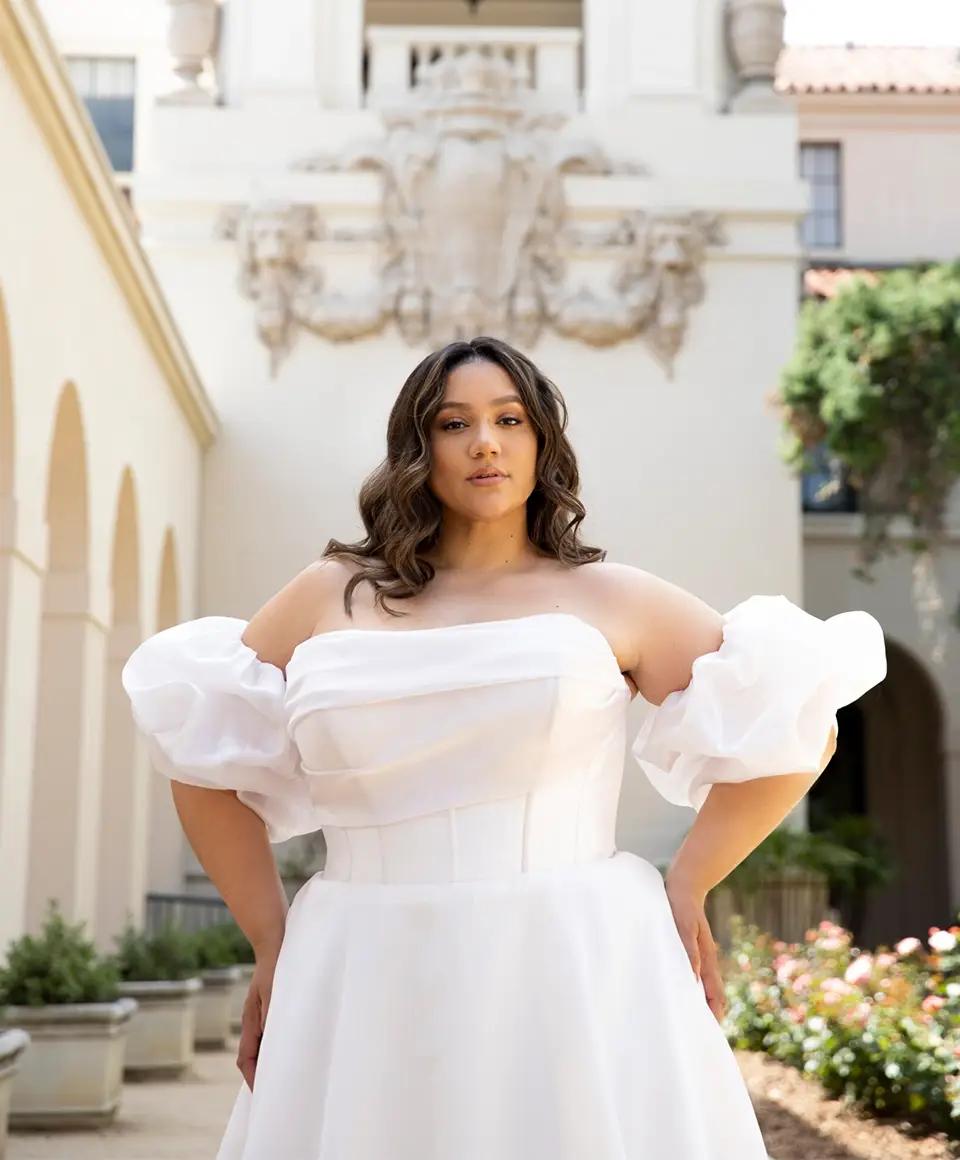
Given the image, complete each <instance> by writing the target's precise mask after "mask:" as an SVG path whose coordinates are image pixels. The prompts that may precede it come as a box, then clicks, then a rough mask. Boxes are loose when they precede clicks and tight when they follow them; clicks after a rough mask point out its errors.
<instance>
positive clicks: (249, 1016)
mask: <svg viewBox="0 0 960 1160" xmlns="http://www.w3.org/2000/svg"><path fill="white" fill-rule="evenodd" d="M279 954H280V948H279V947H276V948H275V949H272V950H269V951H263V952H260V953H258V954H257V961H256V966H255V967H254V969H253V977H252V978H251V980H250V987H249V988H248V990H247V997H246V999H245V1000H244V1004H243V1015H242V1017H241V1021H240V1042H239V1044H238V1045H237V1067H239V1068H240V1074H241V1075H242V1076H243V1078H244V1080H245V1081H246V1084H247V1087H248V1088H249V1089H250V1090H251V1091H253V1080H254V1076H255V1074H256V1070H257V1056H258V1055H259V1053H260V1040H261V1039H262V1038H263V1029H264V1027H265V1026H266V1022H267V1011H268V1010H269V1007H270V993H271V991H272V990H273V974H274V971H275V970H276V967H277V958H278V956H279Z"/></svg>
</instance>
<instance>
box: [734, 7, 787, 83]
mask: <svg viewBox="0 0 960 1160" xmlns="http://www.w3.org/2000/svg"><path fill="white" fill-rule="evenodd" d="M785 15H786V13H785V9H784V4H783V0H728V2H727V40H728V44H729V49H730V57H731V59H732V61H733V65H734V68H735V69H736V72H737V76H738V77H739V79H740V83H741V92H740V94H739V96H738V98H737V100H738V103H740V104H743V103H744V102H749V101H750V100H751V99H757V98H761V99H764V98H765V99H766V101H767V102H768V103H769V101H770V99H771V97H772V96H773V80H774V76H775V74H776V68H777V59H778V58H779V56H780V51H781V49H782V48H783V24H784V18H785Z"/></svg>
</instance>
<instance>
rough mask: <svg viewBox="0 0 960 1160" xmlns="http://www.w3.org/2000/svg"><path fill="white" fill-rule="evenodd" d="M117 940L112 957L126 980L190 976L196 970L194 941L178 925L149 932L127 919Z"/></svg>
mask: <svg viewBox="0 0 960 1160" xmlns="http://www.w3.org/2000/svg"><path fill="white" fill-rule="evenodd" d="M114 941H115V942H116V944H117V950H116V952H115V954H114V956H113V960H114V962H115V964H116V966H117V971H118V972H119V975H120V978H121V979H123V981H124V982H126V983H141V982H152V981H155V980H158V981H162V980H177V979H189V978H190V977H191V976H192V975H195V974H196V973H197V969H198V963H197V950H196V946H195V944H194V940H193V939H192V938H191V936H190V935H189V934H188V933H187V932H186V931H184V930H181V929H179V928H178V927H175V926H171V925H167V926H165V927H163V928H162V929H161V930H159V931H158V932H157V933H156V934H154V935H148V934H146V933H145V932H144V931H139V930H137V929H136V928H135V927H134V926H133V924H132V923H129V922H128V923H127V926H126V929H125V930H124V932H123V934H121V935H118V936H117V938H116V939H115V940H114Z"/></svg>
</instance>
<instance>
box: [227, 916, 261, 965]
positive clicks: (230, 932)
mask: <svg viewBox="0 0 960 1160" xmlns="http://www.w3.org/2000/svg"><path fill="white" fill-rule="evenodd" d="M219 925H220V927H221V929H222V937H223V941H224V943H225V944H226V945H227V946H228V947H230V948H231V950H232V951H233V961H234V962H235V963H252V962H253V961H254V954H253V947H252V946H251V945H250V942H249V940H248V939H247V936H246V935H245V934H244V933H243V931H242V930H241V929H240V927H239V926H237V924H236V923H235V922H225V923H221V924H219Z"/></svg>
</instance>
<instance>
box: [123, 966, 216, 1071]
mask: <svg viewBox="0 0 960 1160" xmlns="http://www.w3.org/2000/svg"><path fill="white" fill-rule="evenodd" d="M202 987H203V984H202V982H201V981H200V979H199V978H192V979H176V980H162V981H161V980H158V981H156V982H154V981H138V982H126V983H120V994H121V995H128V996H129V997H130V998H132V999H136V1001H137V1013H136V1015H134V1017H133V1021H132V1023H131V1026H130V1034H129V1038H128V1040H127V1053H126V1058H125V1061H124V1069H123V1073H124V1076H125V1077H126V1078H128V1079H145V1078H150V1079H154V1078H158V1077H161V1076H177V1075H181V1074H182V1073H183V1072H184V1071H186V1070H187V1068H188V1067H189V1066H190V1064H191V1063H192V1062H193V1058H194V1038H195V1035H196V1025H197V1002H198V999H199V996H200V992H201V990H202Z"/></svg>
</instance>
